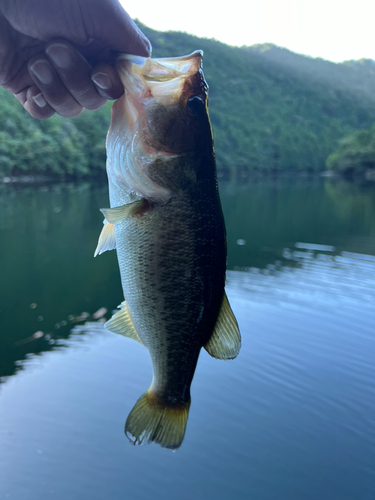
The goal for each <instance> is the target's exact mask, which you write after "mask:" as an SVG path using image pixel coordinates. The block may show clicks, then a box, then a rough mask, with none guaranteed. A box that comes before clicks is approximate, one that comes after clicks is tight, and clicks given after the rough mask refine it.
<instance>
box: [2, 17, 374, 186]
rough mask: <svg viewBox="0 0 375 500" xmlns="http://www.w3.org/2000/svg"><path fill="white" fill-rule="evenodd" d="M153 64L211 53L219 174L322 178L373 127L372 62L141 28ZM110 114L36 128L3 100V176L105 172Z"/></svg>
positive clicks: (208, 65)
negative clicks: (343, 145)
mask: <svg viewBox="0 0 375 500" xmlns="http://www.w3.org/2000/svg"><path fill="white" fill-rule="evenodd" d="M141 28H142V30H143V31H144V32H145V34H146V35H147V36H148V37H149V39H150V40H151V43H152V45H153V56H154V57H165V56H176V55H184V54H187V53H190V52H192V51H193V50H196V49H203V51H204V72H205V75H206V79H207V81H208V84H209V87H210V91H209V102H210V116H211V122H212V127H213V131H214V138H215V147H216V154H217V159H218V170H219V172H220V173H224V172H228V173H232V174H234V173H244V172H255V171H256V172H275V171H292V172H297V171H321V170H324V169H325V168H326V167H325V162H326V159H327V157H328V155H329V154H330V153H332V151H334V150H335V149H336V148H337V145H338V143H339V140H340V139H341V138H342V137H343V136H345V135H347V134H349V133H351V132H354V131H356V130H362V129H366V128H370V127H371V126H372V124H373V123H375V62H374V61H369V60H363V61H350V62H347V63H343V64H334V63H330V62H328V61H323V60H321V59H312V58H309V57H304V56H300V55H297V54H294V53H292V52H289V51H288V50H286V49H281V48H279V47H276V46H274V45H271V44H265V45H256V46H253V47H242V48H234V47H229V46H227V45H224V44H222V43H219V42H217V41H215V40H208V39H201V38H196V37H193V36H191V35H187V34H185V33H177V32H167V33H160V32H156V31H153V30H151V29H149V28H147V27H145V26H142V25H141ZM109 119H110V104H108V105H107V106H106V107H105V108H104V109H102V110H99V111H96V112H85V113H83V114H82V115H81V116H79V117H78V118H75V119H74V120H66V119H63V118H60V117H53V118H51V119H49V120H47V121H37V120H33V119H32V118H30V117H29V116H28V115H27V113H25V112H24V111H23V109H22V108H21V106H20V104H19V103H18V102H17V101H16V100H15V99H14V98H13V97H12V96H10V95H8V94H7V92H6V91H4V90H1V91H0V175H1V176H5V175H19V174H20V173H22V172H27V173H30V174H46V175H49V176H51V175H57V176H61V175H65V174H67V175H72V176H97V175H100V174H102V173H103V172H104V168H105V150H104V142H105V136H106V132H107V129H108V125H109Z"/></svg>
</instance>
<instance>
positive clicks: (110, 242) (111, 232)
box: [94, 219, 116, 257]
mask: <svg viewBox="0 0 375 500" xmlns="http://www.w3.org/2000/svg"><path fill="white" fill-rule="evenodd" d="M103 224H104V226H103V229H102V231H101V233H100V236H99V240H98V246H97V247H96V250H95V253H94V257H96V256H97V255H100V254H102V253H103V252H106V251H107V250H113V249H114V248H116V237H115V226H114V225H113V224H110V223H109V222H108V221H107V220H106V219H104V223H103Z"/></svg>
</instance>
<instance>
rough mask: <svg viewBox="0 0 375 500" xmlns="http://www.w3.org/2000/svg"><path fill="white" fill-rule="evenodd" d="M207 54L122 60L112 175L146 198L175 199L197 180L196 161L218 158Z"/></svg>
mask: <svg viewBox="0 0 375 500" xmlns="http://www.w3.org/2000/svg"><path fill="white" fill-rule="evenodd" d="M202 55H203V53H202V52H201V51H196V52H193V53H192V54H190V55H188V56H184V57H178V58H162V59H151V58H144V57H140V56H132V55H127V54H122V55H120V56H119V57H118V58H117V62H116V68H117V71H118V73H119V75H120V78H121V81H122V83H123V84H124V88H125V92H124V95H123V96H122V97H121V98H120V99H119V100H118V101H117V102H116V103H115V104H114V106H113V109H112V122H111V127H110V130H109V133H108V137H107V158H108V161H107V172H108V175H109V177H110V176H111V175H112V177H113V176H116V178H117V181H118V182H121V183H122V185H123V186H124V187H126V188H127V189H129V190H130V191H133V192H135V193H137V194H139V195H140V196H143V197H145V198H148V199H156V200H158V199H164V200H167V199H169V198H170V197H171V196H173V192H174V191H176V189H178V188H181V186H185V187H186V186H187V185H189V184H191V183H192V182H194V181H195V179H196V177H197V172H196V169H197V162H195V161H194V158H195V157H197V156H200V157H205V156H207V155H208V156H210V158H211V159H212V158H213V154H214V153H213V141H212V132H211V127H210V121H209V117H208V86H207V83H206V81H205V79H204V76H203V72H202Z"/></svg>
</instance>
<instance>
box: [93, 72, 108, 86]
mask: <svg viewBox="0 0 375 500" xmlns="http://www.w3.org/2000/svg"><path fill="white" fill-rule="evenodd" d="M91 80H92V81H93V82H94V83H95V85H97V86H98V87H100V88H101V89H103V90H109V89H110V88H111V87H112V80H111V79H110V78H109V76H108V75H106V74H105V73H95V75H92V77H91Z"/></svg>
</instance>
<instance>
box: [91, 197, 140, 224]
mask: <svg viewBox="0 0 375 500" xmlns="http://www.w3.org/2000/svg"><path fill="white" fill-rule="evenodd" d="M148 206H149V202H148V201H147V200H145V199H142V200H137V201H133V203H128V204H127V205H122V206H121V207H115V208H101V209H100V211H101V212H102V214H103V215H104V217H105V218H106V219H107V221H108V222H109V223H111V224H116V222H120V221H121V220H123V219H126V217H131V216H132V215H137V214H141V213H142V212H144V211H145V210H146V209H147V208H148Z"/></svg>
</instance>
